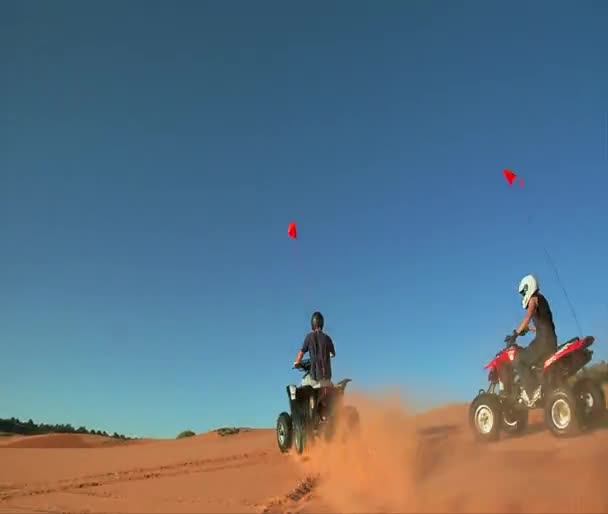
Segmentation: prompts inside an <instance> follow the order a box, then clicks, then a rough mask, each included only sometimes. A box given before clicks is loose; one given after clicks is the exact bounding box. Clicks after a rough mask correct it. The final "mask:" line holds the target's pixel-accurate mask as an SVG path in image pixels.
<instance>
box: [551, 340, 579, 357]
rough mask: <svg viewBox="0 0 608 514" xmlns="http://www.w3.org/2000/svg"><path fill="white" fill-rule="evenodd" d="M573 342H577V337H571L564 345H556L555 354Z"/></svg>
mask: <svg viewBox="0 0 608 514" xmlns="http://www.w3.org/2000/svg"><path fill="white" fill-rule="evenodd" d="M575 341H578V337H573V338H572V339H569V340H568V341H566V342H565V343H562V344H560V345H558V347H557V350H556V351H555V353H557V352H559V351H560V350H561V349H562V348H563V347H564V346H566V345H567V344H570V343H574V342H575Z"/></svg>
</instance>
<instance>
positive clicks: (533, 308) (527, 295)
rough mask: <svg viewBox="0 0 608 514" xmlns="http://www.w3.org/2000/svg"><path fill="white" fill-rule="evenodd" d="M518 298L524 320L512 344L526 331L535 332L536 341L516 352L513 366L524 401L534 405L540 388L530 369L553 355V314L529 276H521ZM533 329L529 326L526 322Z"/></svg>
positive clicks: (554, 338) (535, 280) (555, 344)
mask: <svg viewBox="0 0 608 514" xmlns="http://www.w3.org/2000/svg"><path fill="white" fill-rule="evenodd" d="M519 294H520V295H521V297H522V307H523V308H524V309H526V311H527V312H526V316H525V318H524V320H523V321H522V322H521V324H520V326H519V328H518V329H517V330H516V331H515V332H514V334H513V336H512V337H513V340H515V338H517V337H518V336H521V335H525V334H526V333H527V332H528V330H532V331H533V332H536V337H535V338H534V340H533V341H532V342H531V343H530V344H529V345H528V347H527V348H522V349H521V350H519V351H518V352H517V355H516V357H515V361H514V362H513V364H514V367H515V369H516V370H517V373H518V375H519V377H520V379H521V382H522V387H523V389H524V393H525V399H526V401H528V402H529V405H532V404H534V403H535V401H536V400H537V399H538V398H539V397H540V386H539V384H536V383H535V382H536V380H535V379H534V376H533V375H532V371H531V369H530V368H531V366H533V365H542V362H543V360H545V359H547V358H548V357H549V356H550V355H551V354H553V353H555V352H556V351H557V336H556V334H555V324H554V323H553V313H552V312H551V307H549V302H548V301H547V299H546V298H545V297H544V296H543V295H542V294H541V293H540V286H539V284H538V281H537V279H536V277H534V276H533V275H527V276H525V277H524V278H523V279H522V280H521V282H520V284H519ZM531 321H532V322H533V323H534V326H532V325H530V322H531Z"/></svg>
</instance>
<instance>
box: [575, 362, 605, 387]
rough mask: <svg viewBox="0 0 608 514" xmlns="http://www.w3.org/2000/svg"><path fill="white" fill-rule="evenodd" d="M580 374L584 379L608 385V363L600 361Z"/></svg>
mask: <svg viewBox="0 0 608 514" xmlns="http://www.w3.org/2000/svg"><path fill="white" fill-rule="evenodd" d="M580 373H581V376H583V377H587V378H590V379H592V380H595V381H597V382H601V383H602V384H603V383H606V382H608V363H607V362H606V361H600V362H598V363H596V364H592V365H591V366H586V367H585V368H583V369H582V370H581V372H580Z"/></svg>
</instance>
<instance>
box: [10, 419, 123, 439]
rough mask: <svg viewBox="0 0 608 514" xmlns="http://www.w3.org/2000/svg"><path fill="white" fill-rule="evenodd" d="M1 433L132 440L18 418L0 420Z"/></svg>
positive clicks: (68, 426)
mask: <svg viewBox="0 0 608 514" xmlns="http://www.w3.org/2000/svg"><path fill="white" fill-rule="evenodd" d="M0 432H4V433H7V434H18V435H41V434H91V435H102V436H105V437H113V438H114V439H131V438H130V437H127V436H125V435H123V434H119V433H117V432H114V433H113V434H112V435H110V434H108V433H107V432H106V431H105V430H103V431H102V430H89V429H88V428H87V427H78V428H74V427H73V426H72V425H70V424H69V423H68V424H60V425H49V424H47V423H34V422H33V421H32V420H31V419H30V420H28V421H21V420H19V419H18V418H9V419H2V418H0Z"/></svg>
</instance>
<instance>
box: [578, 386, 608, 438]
mask: <svg viewBox="0 0 608 514" xmlns="http://www.w3.org/2000/svg"><path fill="white" fill-rule="evenodd" d="M573 392H574V396H575V397H576V399H577V402H578V412H579V418H580V424H581V428H583V429H585V430H588V429H592V428H596V427H597V426H598V425H599V424H600V423H601V422H602V421H603V420H604V418H605V416H606V398H605V396H604V390H603V389H602V387H601V386H600V385H599V384H598V383H597V382H595V381H593V380H591V379H589V378H583V379H581V380H578V381H577V382H576V383H575V384H574V387H573Z"/></svg>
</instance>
